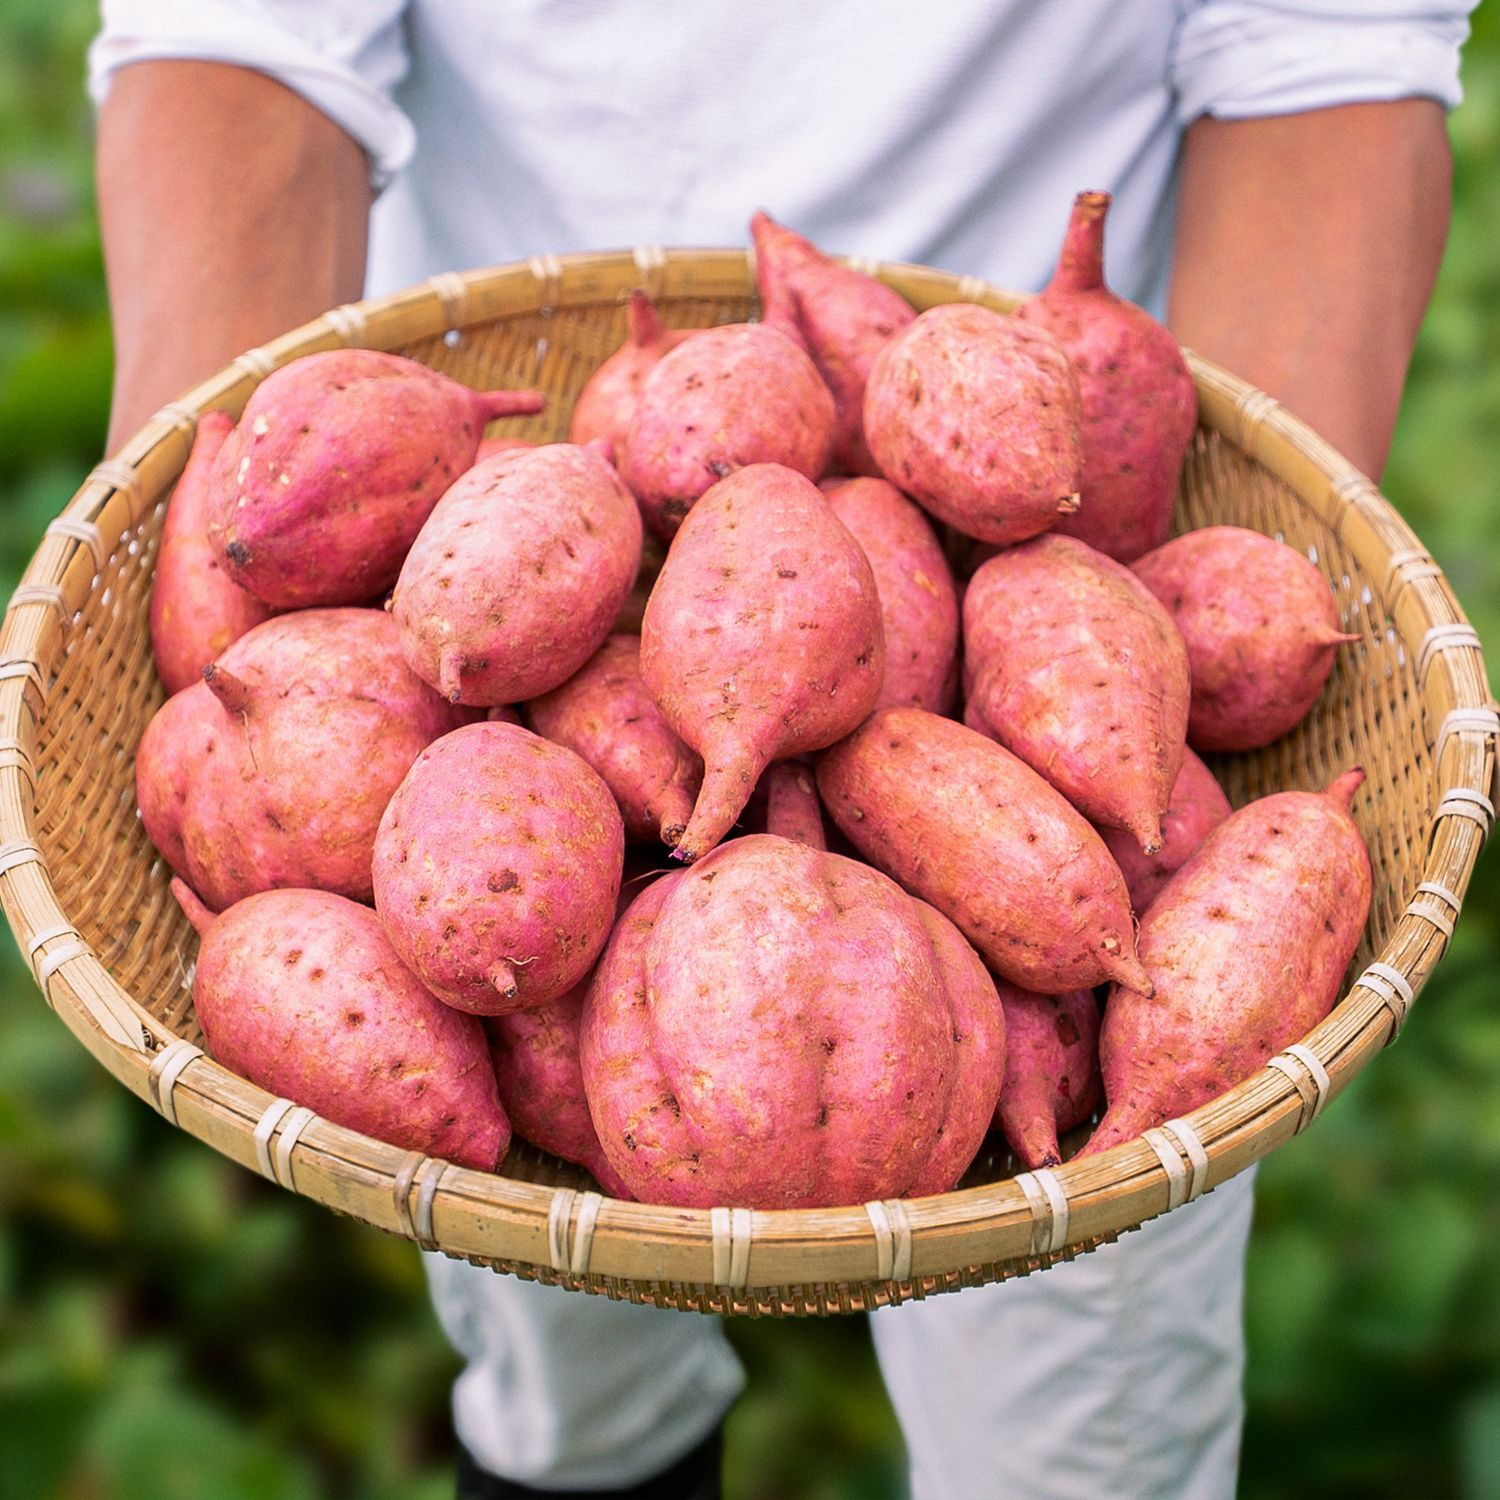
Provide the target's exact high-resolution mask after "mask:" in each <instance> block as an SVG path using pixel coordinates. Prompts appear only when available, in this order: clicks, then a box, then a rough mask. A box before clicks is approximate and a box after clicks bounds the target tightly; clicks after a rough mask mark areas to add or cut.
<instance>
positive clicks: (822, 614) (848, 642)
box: [641, 464, 885, 860]
mask: <svg viewBox="0 0 1500 1500" xmlns="http://www.w3.org/2000/svg"><path fill="white" fill-rule="evenodd" d="M884 671H885V645H884V637H883V635H882V631H881V624H880V601H879V598H878V596H877V594H876V590H875V578H874V575H873V574H872V573H871V571H870V564H869V562H868V561H867V560H866V558H865V554H864V553H863V552H862V551H861V550H860V547H859V544H858V543H857V542H856V541H855V540H854V538H853V537H852V536H850V534H849V532H848V530H847V529H846V528H845V527H844V525H843V524H842V523H841V522H840V521H839V520H838V518H837V517H836V516H835V515H834V514H833V512H832V511H831V510H830V509H829V507H828V502H827V501H826V500H824V498H823V496H822V495H821V494H819V493H818V489H817V486H816V485H814V484H813V483H812V482H811V481H809V480H807V479H805V478H803V477H802V476H801V475H800V474H797V473H795V472H793V471H792V470H790V469H786V468H783V467H781V466H780V465H778V464H753V465H751V466H750V467H749V468H746V469H741V470H740V471H739V472H738V473H736V474H732V475H731V476H730V477H729V478H728V479H725V480H722V481H721V482H720V483H718V484H716V485H715V486H714V487H713V488H712V489H711V490H709V491H708V493H707V494H705V495H704V497H703V498H702V499H701V500H700V501H699V502H698V504H697V505H696V506H694V507H693V510H692V511H691V513H690V514H689V516H688V519H687V520H686V521H685V522H684V523H683V527H682V530H681V531H679V532H678V534H677V538H676V540H675V541H674V542H673V544H672V549H671V551H670V552H669V553H668V555H667V560H666V563H665V565H664V566H663V567H662V570H661V576H660V577H659V578H658V579H657V581H656V588H655V589H654V590H653V591H652V594H651V598H650V600H649V601H648V603H647V605H646V614H645V618H644V619H643V620H642V622H641V677H642V679H643V680H644V682H645V684H646V687H647V689H648V691H649V692H650V693H651V696H652V697H653V698H655V699H656V702H657V704H658V705H659V706H660V708H661V711H662V714H663V716H664V717H665V718H666V720H667V722H668V723H669V724H670V725H671V726H672V728H673V729H674V730H675V731H676V732H677V734H678V736H679V737H680V738H681V739H682V740H684V741H685V742H686V743H687V744H688V745H690V746H692V748H693V749H694V750H696V751H697V752H698V753H699V755H701V756H702V757H703V762H704V775H703V787H702V790H701V791H700V792H699V794H698V801H697V804H696V806H695V807H694V810H693V816H692V819H691V821H690V822H689V823H688V827H687V831H686V832H685V833H684V834H683V836H682V838H681V839H680V840H679V841H678V844H677V848H676V851H675V853H676V854H677V856H678V857H679V858H681V859H687V860H691V859H697V858H698V857H699V856H700V855H702V854H706V853H707V852H708V850H710V849H711V848H713V846H714V845H715V844H716V843H717V842H718V841H719V840H720V839H721V838H722V837H723V836H724V835H725V833H727V832H728V830H729V828H730V826H731V825H732V824H733V822H734V820H735V818H736V817H738V816H739V814H740V812H741V810H742V809H743V808H744V806H745V803H746V801H747V800H748V798H749V796H750V793H751V790H752V789H753V788H754V786H755V783H756V780H757V778H758V777H759V776H760V773H761V772H762V771H763V770H764V769H765V767H766V766H767V765H768V764H770V762H771V761H773V760H776V759H779V758H780V757H782V756H787V755H798V754H803V753H805V752H807V751H809V750H819V749H822V748H823V746H825V745H831V744H832V743H833V742H834V741H835V740H837V739H839V738H841V737H842V736H843V735H846V734H848V732H849V731H850V730H851V729H853V728H854V726H855V725H856V724H858V723H859V722H860V720H861V719H863V718H864V717H865V715H866V714H868V713H869V712H870V710H871V708H872V707H873V706H874V703H875V699H876V697H877V695H878V694H879V692H880V685H881V682H882V680H883V675H884Z"/></svg>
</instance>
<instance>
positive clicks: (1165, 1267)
mask: <svg viewBox="0 0 1500 1500" xmlns="http://www.w3.org/2000/svg"><path fill="white" fill-rule="evenodd" d="M1253 1176H1254V1173H1253V1172H1245V1173H1242V1174H1241V1175H1240V1176H1239V1177H1236V1178H1234V1179H1233V1180H1232V1181H1230V1182H1227V1183H1225V1184H1224V1185H1223V1186H1222V1187H1220V1188H1218V1189H1217V1190H1216V1191H1215V1192H1213V1193H1211V1194H1209V1195H1208V1196H1207V1197H1205V1198H1203V1199H1200V1200H1199V1201H1198V1202H1197V1203H1193V1204H1189V1205H1188V1206H1186V1207H1185V1208H1181V1209H1178V1210H1177V1211H1176V1212H1175V1213H1171V1214H1168V1215H1166V1216H1164V1217H1163V1218H1160V1219H1155V1220H1152V1221H1151V1222H1150V1223H1149V1224H1147V1225H1145V1226H1144V1227H1143V1228H1141V1229H1139V1230H1137V1231H1135V1232H1133V1233H1130V1234H1127V1235H1126V1236H1124V1237H1123V1238H1122V1239H1121V1240H1120V1241H1119V1242H1118V1243H1117V1244H1114V1245H1106V1246H1104V1247H1103V1248H1102V1249H1100V1250H1097V1251H1095V1252H1093V1253H1092V1254H1090V1255H1085V1256H1083V1257H1081V1258H1080V1259H1078V1260H1076V1261H1074V1262H1072V1263H1071V1264H1068V1265H1061V1266H1056V1267H1054V1268H1053V1269H1052V1270H1049V1271H1046V1272H1043V1273H1041V1274H1040V1275H1036V1276H1029V1277H1025V1278H1023V1279H1021V1280H1018V1281H1010V1282H1003V1283H1001V1284H999V1285H997V1286H991V1287H984V1288H980V1289H976V1290H973V1291H966V1292H959V1293H956V1294H948V1295H945V1296H941V1297H935V1298H933V1299H932V1300H931V1301H926V1302H918V1303H909V1304H907V1305H906V1306H904V1307H898V1308H886V1309H884V1310H882V1311H881V1312H878V1313H876V1314H875V1315H874V1316H873V1317H872V1318H871V1320H870V1321H871V1328H872V1331H873V1333H874V1338H875V1350H876V1353H877V1355H878V1356H879V1359H880V1365H881V1370H882V1372H883V1374H884V1376H885V1382H886V1386H887V1388H888V1389H889V1391H890V1394H891V1400H892V1402H893V1404H894V1406H895V1408H896V1414H897V1416H898V1417H899V1418H900V1421H901V1429H902V1432H903V1434H904V1436H905V1438H906V1446H907V1452H908V1454H909V1455H910V1463H911V1484H912V1500H988V1497H994V1500H1012V1497H1014V1500H1100V1497H1105V1496H1107V1497H1109V1500H1135V1497H1140V1500H1228V1497H1230V1496H1232V1495H1233V1494H1234V1489H1235V1473H1236V1468H1237V1464H1238V1457H1239V1438H1240V1425H1241V1421H1242V1418H1243V1399H1242V1396H1241V1376H1242V1373H1243V1368H1244V1337H1243V1332H1242V1320H1241V1306H1242V1300H1243V1292H1244V1268H1245V1244H1246V1240H1247V1237H1248V1235H1249V1231H1250V1212H1251V1181H1252V1178H1253ZM425 1259H426V1263H427V1272H428V1279H429V1282H430V1285H431V1288H432V1295H433V1301H434V1303H435V1305H436V1307H437V1312H438V1317H439V1319H440V1320H441V1322H442V1324H443V1328H444V1329H445V1331H446V1332H447V1334H448V1337H449V1338H450V1339H451V1340H452V1341H453V1344H454V1346H455V1347H456V1348H457V1349H458V1350H459V1352H460V1353H461V1354H463V1355H464V1356H465V1357H466V1359H467V1361H468V1364H467V1367H466V1368H465V1370H464V1372H463V1373H462V1374H461V1375H460V1376H459V1378H458V1381H457V1383H456V1385H455V1387H454V1394H453V1407H454V1424H455V1427H456V1429H457V1432H458V1435H459V1437H460V1438H461V1439H462V1441H463V1443H464V1445H465V1446H466V1447H467V1448H468V1449H469V1451H470V1452H471V1453H472V1454H473V1455H474V1457H475V1458H476V1459H477V1460H478V1461H479V1463H480V1464H481V1465H482V1466H483V1467H484V1468H486V1469H489V1470H491V1471H492V1472H494V1473H497V1474H503V1475H504V1476H505V1477H507V1478H509V1479H513V1480H517V1481H519V1482H521V1483H524V1484H532V1485H536V1486H538V1487H540V1488H544V1489H547V1488H551V1489H558V1490H568V1489H589V1488H616V1487H618V1488H623V1487H625V1486H628V1485H631V1484H636V1483H639V1482H640V1481H641V1480H643V1479H646V1478H648V1477H650V1476H651V1475H652V1474H655V1473H658V1472H660V1471H661V1470H662V1469H665V1468H667V1467H668V1466H669V1465H670V1464H672V1463H673V1462H674V1461H675V1460H676V1459H677V1458H679V1457H680V1456H681V1455H682V1454H684V1453H686V1452H687V1451H688V1450H689V1449H690V1448H692V1447H694V1446H695V1445H696V1444H697V1443H698V1442H699V1441H701V1440H702V1438H703V1437H705V1436H706V1435H707V1434H708V1432H709V1431H711V1430H712V1428H713V1427H714V1426H715V1425H716V1424H717V1423H718V1422H719V1421H720V1419H721V1418H722V1417H723V1415H724V1413H725V1412H726V1411H727V1410H728V1408H729V1406H730V1405H731V1404H732V1402H733V1401H734V1398H735V1397H736V1396H737V1395H738V1394H739V1391H740V1388H741V1386H742V1385H743V1383H744V1375H743V1372H742V1371H741V1369H740V1366H739V1361H738V1360H737V1359H736V1357H735V1355H734V1352H733V1350H732V1349H731V1348H730V1347H729V1343H728V1341H727V1340H726V1339H725V1337H724V1333H723V1330H722V1328H721V1326H720V1324H719V1321H718V1320H717V1319H715V1318H707V1317H703V1316H702V1315H700V1314H698V1313H677V1312H662V1311H658V1310H657V1309H656V1308H644V1307H635V1306H631V1305H629V1304H626V1303H618V1302H609V1301H607V1300H605V1299H604V1298H600V1297H588V1296H582V1295H580V1294H578V1293H574V1292H564V1291H560V1290H558V1289H556V1288H554V1287H543V1286H537V1285H535V1284H533V1283H530V1282H523V1281H518V1280H516V1279H515V1278H513V1277H509V1276H497V1275H496V1274H495V1273H494V1272H492V1271H487V1270H483V1269H480V1268H477V1267H474V1266H470V1265H467V1264H465V1263H463V1262H459V1261H451V1260H448V1259H446V1258H445V1257H443V1256H436V1255H429V1256H427V1257H426V1258H425Z"/></svg>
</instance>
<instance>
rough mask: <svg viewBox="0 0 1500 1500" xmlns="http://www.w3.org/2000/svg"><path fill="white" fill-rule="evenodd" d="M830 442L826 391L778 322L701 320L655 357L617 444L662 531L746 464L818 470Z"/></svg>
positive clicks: (670, 531)
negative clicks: (706, 323) (712, 324)
mask: <svg viewBox="0 0 1500 1500" xmlns="http://www.w3.org/2000/svg"><path fill="white" fill-rule="evenodd" d="M832 447H833V397H832V396H831V395H830V394H829V392H828V387H827V386H826V385H824V384H823V379H822V377H821V376H820V375H819V374H818V372H817V370H816V368H815V367H814V366H813V362H812V360H811V359H810V358H809V357H808V355H807V354H806V352H805V351H804V350H803V349H802V348H801V347H800V346H799V345H798V344H797V343H796V342H795V341H794V340H793V339H792V338H790V337H788V335H787V334H786V333H785V332H784V331H783V330H782V329H780V328H773V327H771V326H769V325H768V324H765V323H730V324H724V325H721V326H720V327H717V328H704V329H700V330H698V331H697V332H695V333H694V334H693V336H692V337H691V338H689V339H685V340H684V341H683V342H682V343H681V344H679V345H678V346H677V347H676V348H675V349H673V350H672V351H671V352H670V353H669V354H667V355H665V356H664V357H663V358H662V359H660V360H658V361H657V363H656V364H655V365H653V366H652V368H651V370H650V372H649V373H648V374H647V376H646V379H645V381H644V382H643V383H642V385H641V395H640V400H639V402H637V404H636V409H635V414H634V416H633V417H632V418H631V422H630V429H629V431H628V432H627V434H626V437H625V445H624V448H623V449H622V451H621V454H620V473H621V475H622V477H623V478H624V480H625V482H626V484H628V485H629V486H630V488H631V490H632V491H633V492H634V494H635V497H636V499H637V500H638V501H640V506H641V514H642V516H643V517H644V518H645V521H646V525H647V526H649V527H650V528H651V530H652V531H653V532H655V533H656V535H657V536H659V537H661V538H662V539H663V540H664V541H665V540H670V539H671V538H672V536H673V535H675V533H676V531H677V528H678V527H679V526H680V525H681V524H682V519H683V517H684V516H686V515H687V513H688V511H689V510H690V509H691V508H692V506H693V505H694V503H695V502H696V501H697V499H698V497H699V496H700V495H702V494H703V492H704V491H705V490H707V489H708V488H709V487H710V486H712V485H713V484H715V483H716V482H717V481H718V480H720V479H723V478H724V477H726V476H727V475H729V474H732V473H734V472H735V471H736V470H738V469H742V468H745V467H746V466H747V465H751V464H765V463H774V464H784V465H786V466H787V467H788V468H792V469H795V470H797V472H798V473H799V474H802V475H804V476H806V477H807V478H808V479H819V478H821V477H822V474H823V471H824V470H825V469H826V468H827V467H828V457H829V453H830V452H831V450H832Z"/></svg>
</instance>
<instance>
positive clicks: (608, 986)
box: [581, 834, 1004, 1208]
mask: <svg viewBox="0 0 1500 1500" xmlns="http://www.w3.org/2000/svg"><path fill="white" fill-rule="evenodd" d="M934 931H936V932H937V933H938V934H940V935H939V936H937V937H934ZM581 1049H582V1062H583V1074H584V1082H585V1085H586V1087H587V1089H588V1097H589V1108H590V1112H591V1113H592V1115H593V1118H594V1123H595V1126H596V1127H597V1130H598V1134H599V1140H600V1143H601V1144H602V1146H603V1148H604V1151H605V1154H606V1155H607V1156H608V1158H609V1160H610V1162H611V1164H612V1165H613V1166H614V1167H615V1169H616V1170H617V1171H618V1172H619V1174H620V1175H621V1177H623V1178H624V1179H625V1182H626V1183H627V1185H628V1186H629V1187H630V1189H631V1191H632V1192H633V1193H634V1194H635V1196H636V1197H637V1198H639V1199H641V1200H642V1201H643V1202H654V1203H674V1204H684V1205H693V1206H709V1205H715V1204H739V1205H745V1206H748V1207H760V1208H797V1207H812V1206H816V1205H820V1204H835V1203H859V1202H864V1201H867V1200H868V1199H871V1198H884V1197H895V1196H898V1195H901V1194H903V1193H908V1192H929V1191H930V1192H938V1191H943V1190H946V1189H947V1188H949V1187H951V1186H952V1185H953V1182H954V1181H955V1180H956V1179H957V1177H958V1175H959V1174H960V1173H961V1172H962V1171H963V1168H964V1167H965V1166H967V1164H968V1162H969V1160H970V1159H971V1158H972V1156H973V1155H974V1153H975V1151H976V1150H977V1149H978V1146H979V1143H980V1141H981V1140H982V1139H983V1135H984V1131H985V1127H986V1125H987V1124H988V1121H989V1119H990V1117H991V1115H992V1114H993V1111H994V1103H995V1098H996V1096H997V1094H998V1092H999V1082H1000V1071H1001V1068H1002V1066H1003V1049H1004V1022H1003V1018H1002V1016H1001V1013H1000V1009H999V1004H998V1001H997V1000H996V998H995V995H994V986H993V984H992V983H991V982H990V981H989V978H988V976H987V975H986V974H985V972H984V968H983V965H982V964H980V963H979V961H978V959H977V957H976V956H975V955H974V954H973V953H972V951H969V950H968V949H967V945H966V944H964V943H963V939H962V938H961V937H959V935H958V934H957V933H956V932H954V931H953V929H952V927H951V924H949V923H947V922H946V921H944V919H943V918H941V917H940V916H938V914H937V913H935V912H932V911H931V910H930V909H928V910H927V912H926V913H925V914H924V912H923V909H922V906H921V903H920V902H916V901H913V900H911V899H910V898H909V897H907V896H906V895H905V894H903V893H902V891H901V890H900V889H899V888H898V887H897V886H896V885H895V884H894V883H893V882H891V881H889V880H887V879H886V878H885V877H884V876H882V875H881V874H879V873H878V872H877V871H874V870H871V869H870V868H868V867H867V866H865V865H861V864H859V863H857V862H856V861H854V860H849V859H844V858H842V857H841V856H839V855H834V854H826V853H822V852H820V851H817V850H813V849H809V848H807V847H806V846H804V845H800V844H796V843H793V842H790V841H788V840H786V839H780V838H776V837H774V836H771V835H765V834H753V835H750V836H748V837H745V838H741V839H736V840H735V841H734V842H733V843H730V844H726V845H724V846H723V847H722V848H720V849H718V850H716V851H714V853H713V854H712V855H710V856H709V857H707V858H706V859H704V860H703V861H702V862H701V863H700V864H698V865H696V866H694V867H693V869H691V870H688V871H682V872H679V873H677V874H674V875H669V876H667V877H665V878H664V879H662V880H659V881H657V882H656V883H655V884H654V885H652V886H649V887H648V888H647V889H646V891H645V892H644V893H643V894H642V895H641V896H639V897H638V898H637V899H636V901H635V903H634V904H633V905H632V906H631V907H630V909H629V910H628V911H627V912H626V913H625V915H624V917H623V918H622V919H621V921H620V923H619V926H618V927H617V928H616V931H615V934H614V936H613V938H612V939H611V941H610V945H609V947H608V949H607V950H606V952H605V956H604V958H603V960H602V961H601V962H600V965H599V969H598V972H597V973H596V975H595V978H594V982H593V985H592V987H591V988H590V991H589V996H588V1000H587V1001H586V1003H585V1006H584V1015H583V1025H582V1033H581Z"/></svg>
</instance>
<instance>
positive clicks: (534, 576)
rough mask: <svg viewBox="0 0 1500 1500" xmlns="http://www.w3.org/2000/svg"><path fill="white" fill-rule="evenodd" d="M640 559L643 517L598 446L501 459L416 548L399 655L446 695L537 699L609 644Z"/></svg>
mask: <svg viewBox="0 0 1500 1500" xmlns="http://www.w3.org/2000/svg"><path fill="white" fill-rule="evenodd" d="M640 559H641V518H640V514H639V512H638V511H637V510H636V506H635V502H634V500H632V499H631V497H630V495H629V493H628V492H627V491H626V489H625V487H624V485H623V484H621V483H620V479H619V476H618V475H617V474H616V473H615V471H614V470H613V469H612V468H611V467H610V465H609V464H608V463H607V462H606V461H605V460H604V459H603V458H602V457H601V456H600V454H599V452H598V451H597V449H596V448H595V447H594V446H593V445H590V446H587V447H582V448H580V447H577V446H576V445H574V444H572V443H550V444H548V445H547V446H545V447H542V448H536V449H534V450H532V451H531V452H529V453H502V454H500V455H499V456H498V457H496V458H492V459H489V460H487V461H486V462H485V463H482V464H477V465H475V467H474V468H472V469H470V470H469V471H468V473H467V474H465V475H464V476H463V477H462V478H461V479H460V480H459V481H458V483H456V484H455V485H454V486H453V487H452V488H451V489H450V490H449V491H448V492H447V494H445V495H444V496H443V498H442V499H441V500H440V501H439V502H438V504H437V507H436V509H435V510H434V511H433V512H432V515H431V516H430V517H429V518H428V521H427V524H426V525H424V526H423V527H422V531H421V534H420V535H419V536H418V537H417V539H416V541H415V542H414V543H413V544H412V548H411V551H410V553H408V554H407V558H406V561H405V563H404V564H403V565H402V568H401V576H400V577H399V578H398V579H397V580H396V591H395V593H394V594H393V595H392V597H391V613H392V616H393V617H394V619H395V621H396V626H397V629H398V630H399V632H400V637H401V649H402V650H403V651H404V652H405V653H406V659H407V660H408V661H409V662H410V663H411V666H412V670H413V671H415V672H417V673H418V674H419V675H420V676H421V677H423V678H424V679H425V680H426V681H428V682H430V683H432V684H433V686H434V687H436V688H438V689H439V690H440V691H441V692H442V693H443V694H444V696H446V697H447V698H449V699H450V700H451V701H452V702H455V703H471V704H476V705H482V706H491V705H495V704H501V703H515V702H518V701H520V700H522V699H526V698H534V697H537V696H538V695H539V694H542V693H546V692H550V691H551V690H552V689H553V688H555V687H558V686H559V685H560V684H562V683H564V682H566V681H567V679H568V678H569V677H571V676H572V675H573V673H574V672H576V671H577V670H578V669H579V668H580V667H581V666H583V664H584V663H585V662H586V661H587V660H588V659H589V657H591V656H592V655H593V654H594V652H595V651H597V650H598V649H599V647H600V646H601V645H603V644H604V641H605V639H606V637H607V636H608V635H609V632H610V627H611V626H612V625H613V623H614V620H615V617H616V615H618V614H619V612H620V606H621V605H622V604H623V603H624V601H625V597H626V595H627V594H628V593H629V592H630V585H631V583H632V582H633V581H634V579H635V574H636V569H637V568H638V567H639V565H640Z"/></svg>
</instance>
